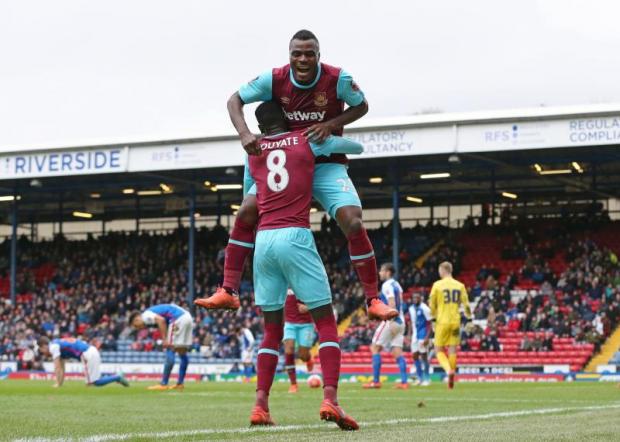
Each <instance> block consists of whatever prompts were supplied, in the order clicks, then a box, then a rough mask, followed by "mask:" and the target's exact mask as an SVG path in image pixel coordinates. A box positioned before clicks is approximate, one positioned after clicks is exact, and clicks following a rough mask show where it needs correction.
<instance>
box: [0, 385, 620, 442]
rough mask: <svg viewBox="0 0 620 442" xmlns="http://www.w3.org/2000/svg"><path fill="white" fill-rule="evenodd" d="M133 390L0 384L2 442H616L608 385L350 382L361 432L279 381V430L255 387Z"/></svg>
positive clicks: (344, 395)
mask: <svg viewBox="0 0 620 442" xmlns="http://www.w3.org/2000/svg"><path fill="white" fill-rule="evenodd" d="M147 385H148V384H145V383H133V384H132V386H131V387H130V388H122V387H120V386H117V385H112V386H108V387H105V388H93V387H90V388H87V387H85V386H84V385H83V384H81V383H79V382H68V383H67V384H66V385H65V386H64V387H63V388H61V389H58V390H57V389H53V388H51V382H43V381H0V439H2V440H14V439H22V440H35V439H37V440H41V441H43V440H89V441H92V442H103V441H115V440H145V441H146V440H155V439H156V440H220V439H225V440H269V441H278V440H286V441H293V440H294V441H298V440H308V441H315V440H380V441H386V440H398V441H406V440H451V441H463V440H472V441H479V440H519V441H524V440H584V441H585V440H588V441H591V440H619V438H620V388H617V386H616V385H615V384H612V383H594V382H583V383H578V382H575V383H557V384H544V383H541V384H533V383H515V384H474V383H461V384H457V386H456V388H455V390H454V391H448V390H447V389H446V387H445V385H443V384H439V383H435V384H433V385H432V386H431V387H428V388H419V387H418V388H412V389H411V390H409V391H400V390H394V389H393V388H392V386H391V385H385V384H384V388H383V389H382V390H370V391H369V390H362V388H361V385H360V384H344V385H342V386H341V388H340V402H341V404H342V405H343V407H344V408H345V410H347V411H348V412H349V413H350V414H351V415H352V416H354V417H355V418H356V419H358V421H359V423H360V426H361V429H360V431H358V432H356V433H354V434H353V433H345V432H342V431H340V430H338V428H337V427H336V426H335V425H334V424H332V423H326V422H321V421H320V420H319V418H318V409H319V405H320V401H321V390H320V389H315V390H311V389H309V388H308V387H307V386H306V385H305V384H301V385H300V391H299V393H298V394H297V395H290V394H288V393H287V391H286V390H287V387H288V384H285V383H276V384H275V387H274V391H273V392H272V394H271V413H272V417H273V418H274V420H275V421H276V423H277V424H278V426H277V427H274V428H259V429H254V428H253V429H250V428H249V425H248V418H249V413H250V409H251V407H252V405H253V398H254V388H255V386H254V384H238V383H197V384H188V385H187V387H186V389H185V391H184V392H175V391H166V392H154V391H147V390H146V389H145V388H146V386H147Z"/></svg>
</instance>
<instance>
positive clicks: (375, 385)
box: [362, 382, 381, 389]
mask: <svg viewBox="0 0 620 442" xmlns="http://www.w3.org/2000/svg"><path fill="white" fill-rule="evenodd" d="M362 388H365V389H378V388H381V382H368V383H367V384H364V385H362Z"/></svg>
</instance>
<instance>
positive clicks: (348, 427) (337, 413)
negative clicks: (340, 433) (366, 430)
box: [319, 399, 360, 431]
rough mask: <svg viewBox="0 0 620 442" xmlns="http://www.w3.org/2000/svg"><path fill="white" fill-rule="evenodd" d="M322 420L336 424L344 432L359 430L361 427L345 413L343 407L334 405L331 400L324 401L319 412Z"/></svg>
mask: <svg viewBox="0 0 620 442" xmlns="http://www.w3.org/2000/svg"><path fill="white" fill-rule="evenodd" d="M319 414H320V416H321V420H324V421H329V422H335V423H336V425H338V426H339V427H340V429H341V430H344V431H354V430H359V429H360V427H359V425H357V422H355V419H353V418H352V417H351V416H349V415H348V414H347V413H345V412H344V410H343V409H342V407H340V406H339V405H336V404H334V403H333V402H332V401H330V400H329V399H324V400H323V403H321V409H320V410H319Z"/></svg>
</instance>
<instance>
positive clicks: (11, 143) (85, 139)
mask: <svg viewBox="0 0 620 442" xmlns="http://www.w3.org/2000/svg"><path fill="white" fill-rule="evenodd" d="M293 5H296V6H293ZM619 13H620V1H618V0H538V1H537V0H502V1H498V0H487V1H483V0H468V1H461V0H452V1H448V0H443V1H442V0H434V1H428V0H402V1H396V0H395V1H391V0H382V1H373V2H370V1H368V2H364V1H342V0H314V1H312V2H305V3H302V2H290V1H284V0H278V1H276V0H261V1H239V0H224V1H207V0H204V1H203V0H196V1H188V0H174V1H173V0H169V1H161V0H105V1H99V2H94V1H86V0H81V1H69V0H54V1H50V0H40V1H29V0H13V1H11V0H2V1H1V2H0V55H1V59H0V148H4V149H6V148H7V147H19V146H33V145H37V146H64V145H78V144H88V143H96V142H102V141H105V142H109V141H111V140H119V141H121V140H138V139H143V138H144V139H154V138H158V137H162V138H171V137H173V138H185V137H192V136H204V135H211V134H225V133H231V132H232V130H233V128H232V126H231V125H230V123H229V121H228V115H227V113H226V100H227V98H228V96H229V95H230V94H231V93H232V92H234V91H235V90H236V89H237V88H238V87H239V85H240V84H242V83H244V82H246V81H248V80H250V79H252V78H254V77H255V76H256V75H257V74H259V73H260V72H262V71H265V70H267V69H270V68H272V67H274V66H281V65H284V64H286V63H287V60H288V51H287V49H288V41H289V39H290V36H291V35H292V34H293V33H294V32H295V31H296V30H298V29H299V28H308V29H311V30H312V31H314V32H315V33H316V34H317V36H318V37H319V40H320V42H321V56H322V57H321V60H322V61H324V62H326V63H329V64H334V65H337V66H342V67H344V68H345V69H346V70H348V71H349V72H350V73H352V74H353V76H354V78H355V79H356V80H357V82H358V83H359V85H360V86H361V87H362V89H363V90H364V91H365V92H366V95H367V98H368V101H369V103H370V114H369V116H368V118H372V117H385V116H400V115H408V114H412V113H416V112H420V111H422V110H427V109H440V110H441V111H443V112H454V111H471V110H485V109H505V108H521V107H534V106H540V105H542V104H544V105H547V106H554V105H567V104H586V103H587V104H589V103H610V102H620V80H619V78H620V77H619V73H620V56H619V55H618V48H620V31H618V16H619Z"/></svg>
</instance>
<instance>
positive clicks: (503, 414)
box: [15, 403, 620, 442]
mask: <svg viewBox="0 0 620 442" xmlns="http://www.w3.org/2000/svg"><path fill="white" fill-rule="evenodd" d="M613 409H620V403H618V404H609V405H593V406H587V407H554V408H538V409H531V410H519V411H500V412H496V413H486V414H470V415H463V416H437V417H428V418H419V419H416V418H400V419H387V420H382V421H370V422H360V429H361V430H363V429H364V428H368V427H378V426H381V425H394V424H406V423H411V424H416V423H418V424H423V423H431V424H433V423H442V422H463V421H477V420H488V419H496V418H511V417H522V416H535V415H544V414H559V413H568V412H582V411H600V410H613ZM323 428H326V424H325V423H317V424H305V425H282V426H275V427H242V428H221V429H215V428H213V429H204V430H184V431H164V432H152V433H118V434H99V435H93V436H86V437H73V438H46V437H34V438H22V439H15V441H16V442H73V441H80V442H107V441H117V440H127V439H134V438H139V439H169V438H175V437H183V436H208V435H218V434H221V435H224V434H247V433H254V434H261V433H282V432H286V431H296V430H316V429H323Z"/></svg>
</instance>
